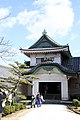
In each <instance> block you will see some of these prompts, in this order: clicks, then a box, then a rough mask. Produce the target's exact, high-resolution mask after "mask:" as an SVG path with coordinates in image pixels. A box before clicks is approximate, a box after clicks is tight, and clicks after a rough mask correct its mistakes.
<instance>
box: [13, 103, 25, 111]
mask: <svg viewBox="0 0 80 120" xmlns="http://www.w3.org/2000/svg"><path fill="white" fill-rule="evenodd" d="M13 105H14V106H15V110H16V111H18V110H21V109H23V108H25V106H24V105H23V103H14V104H13Z"/></svg>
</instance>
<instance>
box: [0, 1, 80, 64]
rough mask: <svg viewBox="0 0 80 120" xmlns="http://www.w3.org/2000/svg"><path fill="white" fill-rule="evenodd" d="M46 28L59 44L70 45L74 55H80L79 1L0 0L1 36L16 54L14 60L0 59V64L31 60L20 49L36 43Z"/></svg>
mask: <svg viewBox="0 0 80 120" xmlns="http://www.w3.org/2000/svg"><path fill="white" fill-rule="evenodd" d="M6 16H8V17H7V18H6V19H4V20H3V19H2V18H4V17H6ZM44 29H45V30H46V32H47V35H48V36H50V37H51V38H52V39H53V40H54V41H56V42H57V43H59V44H61V45H66V44H69V47H70V51H71V54H72V56H73V57H80V34H79V33H80V0H0V37H4V39H5V40H9V41H10V43H11V44H12V50H14V51H15V52H16V53H17V54H16V56H15V57H14V58H13V61H3V60H1V59H0V64H1V65H6V66H7V65H8V64H9V63H11V62H14V61H19V62H21V63H23V62H24V61H26V60H29V58H28V57H26V56H25V55H23V54H22V53H21V52H20V51H19V49H20V48H26V49H27V48H28V47H30V46H31V45H32V44H34V43H35V42H36V41H37V40H38V39H39V38H40V37H41V36H42V32H43V31H44Z"/></svg>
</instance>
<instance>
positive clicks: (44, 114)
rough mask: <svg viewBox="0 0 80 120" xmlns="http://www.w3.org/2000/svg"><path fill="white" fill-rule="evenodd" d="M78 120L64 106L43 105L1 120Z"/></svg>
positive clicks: (78, 118) (78, 119) (79, 119)
mask: <svg viewBox="0 0 80 120" xmlns="http://www.w3.org/2000/svg"><path fill="white" fill-rule="evenodd" d="M43 118H44V120H49V119H50V120H80V115H78V114H76V113H74V112H72V111H71V110H69V109H67V107H66V106H65V105H59V104H43V105H42V106H41V107H38V108H37V107H36V108H32V109H25V110H22V111H19V112H17V113H14V114H11V115H8V116H7V117H5V118H2V120H43Z"/></svg>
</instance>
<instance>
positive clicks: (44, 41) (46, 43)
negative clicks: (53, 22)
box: [29, 35, 62, 49]
mask: <svg viewBox="0 0 80 120" xmlns="http://www.w3.org/2000/svg"><path fill="white" fill-rule="evenodd" d="M53 47H62V46H61V45H59V44H58V43H56V42H55V41H54V40H52V39H51V38H50V37H49V36H48V35H43V36H41V38H40V39H39V40H38V41H37V42H36V43H34V44H33V45H32V46H31V47H29V49H33V48H53Z"/></svg>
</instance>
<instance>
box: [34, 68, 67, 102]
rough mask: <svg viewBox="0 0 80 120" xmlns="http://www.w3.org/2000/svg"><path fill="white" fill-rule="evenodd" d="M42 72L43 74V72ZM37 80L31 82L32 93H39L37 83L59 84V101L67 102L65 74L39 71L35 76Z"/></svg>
mask: <svg viewBox="0 0 80 120" xmlns="http://www.w3.org/2000/svg"><path fill="white" fill-rule="evenodd" d="M43 71H44V72H43ZM35 75H36V76H37V77H38V78H39V79H36V80H33V88H32V93H33V94H36V93H37V92H39V82H61V100H68V80H67V77H66V75H65V74H63V73H59V72H58V71H56V72H54V71H53V72H52V71H51V73H50V71H45V70H42V73H41V70H40V72H38V73H36V74H35Z"/></svg>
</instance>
